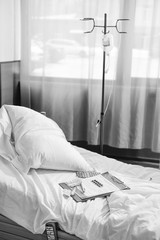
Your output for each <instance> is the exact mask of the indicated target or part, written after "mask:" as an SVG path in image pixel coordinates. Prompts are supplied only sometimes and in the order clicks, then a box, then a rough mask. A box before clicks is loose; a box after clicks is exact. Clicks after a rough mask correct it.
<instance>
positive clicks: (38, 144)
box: [5, 105, 93, 173]
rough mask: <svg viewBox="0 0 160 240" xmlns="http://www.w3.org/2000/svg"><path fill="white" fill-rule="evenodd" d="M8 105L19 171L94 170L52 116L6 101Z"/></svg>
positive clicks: (16, 164) (15, 163) (16, 163)
mask: <svg viewBox="0 0 160 240" xmlns="http://www.w3.org/2000/svg"><path fill="white" fill-rule="evenodd" d="M5 108H6V110H7V112H8V115H9V117H10V119H11V123H12V127H13V135H14V139H15V150H16V152H17V156H16V157H15V158H13V160H12V164H13V165H14V166H15V167H16V168H17V169H18V170H19V171H20V172H24V173H28V171H29V170H30V169H31V168H34V169H38V168H43V169H53V170H67V171H92V170H93V168H92V167H91V166H90V165H89V164H88V163H87V162H86V160H85V159H84V158H83V157H82V156H81V155H80V153H79V152H78V151H77V150H76V149H75V148H74V147H73V146H72V145H71V144H70V143H69V142H67V140H66V138H65V135H64V133H63V131H62V130H61V128H60V127H59V126H58V125H57V123H55V122H54V121H53V120H51V119H49V118H47V117H45V116H44V115H42V114H41V113H38V112H36V111H34V110H31V109H29V108H26V107H20V106H12V105H5Z"/></svg>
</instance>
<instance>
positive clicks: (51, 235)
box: [46, 222, 58, 240]
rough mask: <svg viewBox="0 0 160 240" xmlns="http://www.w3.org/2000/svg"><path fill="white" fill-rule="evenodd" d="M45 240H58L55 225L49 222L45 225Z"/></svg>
mask: <svg viewBox="0 0 160 240" xmlns="http://www.w3.org/2000/svg"><path fill="white" fill-rule="evenodd" d="M46 233H47V240H58V236H57V229H56V224H55V223H54V222H49V223H47V224H46Z"/></svg>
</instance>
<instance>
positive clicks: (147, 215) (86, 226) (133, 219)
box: [0, 148, 160, 240]
mask: <svg viewBox="0 0 160 240" xmlns="http://www.w3.org/2000/svg"><path fill="white" fill-rule="evenodd" d="M77 149H78V151H79V152H80V153H81V154H82V155H83V157H84V158H85V159H86V160H87V161H88V162H89V163H90V164H91V165H92V166H94V167H95V168H96V169H97V170H98V171H100V172H105V171H109V172H111V173H113V174H114V175H116V176H117V177H119V178H120V179H122V180H123V181H124V182H125V183H126V184H127V185H128V186H129V187H130V188H131V189H130V190H125V191H119V192H116V193H113V194H111V196H110V197H108V201H107V199H106V198H97V199H95V200H92V201H90V200H89V201H87V202H83V203H76V202H75V201H74V200H73V199H72V198H71V197H69V198H64V196H63V190H62V188H61V187H60V186H59V184H58V183H60V182H63V181H66V180H67V181H68V180H70V179H72V178H74V177H75V173H73V172H59V171H52V170H31V171H30V172H29V174H28V175H26V174H21V173H19V172H18V170H16V168H14V167H13V166H12V165H11V164H10V163H9V161H6V160H5V159H3V158H2V157H1V158H0V166H1V167H0V213H1V214H3V215H5V216H6V217H8V218H10V219H11V220H13V221H15V222H16V223H18V224H20V225H22V226H23V227H25V228H27V229H28V230H30V231H31V232H33V233H42V232H43V231H44V229H45V223H46V222H48V221H51V220H53V221H56V222H59V224H60V226H61V227H62V229H64V230H65V231H67V232H69V233H71V234H75V235H77V236H78V237H80V238H82V239H85V240H91V239H92V240H97V239H98V240H107V239H109V240H112V239H114V240H122V239H123V240H131V239H132V240H141V239H142V240H144V239H145V240H151V239H154V240H159V239H160V171H159V170H158V169H152V168H144V167H141V166H136V165H130V164H125V163H122V162H119V161H117V160H114V159H111V158H107V157H104V156H101V155H99V154H97V153H93V152H90V151H87V150H85V149H82V148H77ZM150 179H152V180H151V181H150ZM93 209H94V210H93Z"/></svg>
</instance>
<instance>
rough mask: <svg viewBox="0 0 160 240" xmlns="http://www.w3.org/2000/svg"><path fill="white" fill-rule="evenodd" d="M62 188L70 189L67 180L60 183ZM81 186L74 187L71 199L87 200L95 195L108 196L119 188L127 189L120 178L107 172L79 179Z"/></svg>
mask: <svg viewBox="0 0 160 240" xmlns="http://www.w3.org/2000/svg"><path fill="white" fill-rule="evenodd" d="M60 186H61V187H62V188H64V189H68V188H69V189H71V190H72V187H70V185H69V183H68V182H65V183H60ZM81 186H83V189H84V191H82V189H81V188H78V186H77V187H75V192H74V194H71V196H72V197H73V199H74V200H75V201H77V202H79V201H80V202H81V201H87V200H88V199H94V198H96V197H104V196H109V195H110V194H111V193H113V192H115V191H119V190H124V189H129V187H128V186H126V185H125V184H124V183H123V182H122V181H121V180H120V179H118V178H116V177H115V176H113V175H111V174H110V173H109V172H106V173H103V174H97V175H96V176H92V177H88V178H83V179H81Z"/></svg>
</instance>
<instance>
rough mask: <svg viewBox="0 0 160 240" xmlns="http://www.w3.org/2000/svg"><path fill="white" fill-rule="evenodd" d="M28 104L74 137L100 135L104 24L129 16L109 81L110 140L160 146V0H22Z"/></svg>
mask: <svg viewBox="0 0 160 240" xmlns="http://www.w3.org/2000/svg"><path fill="white" fill-rule="evenodd" d="M21 3H22V4H21V10H22V12H21V15H22V63H21V69H22V70H21V93H22V96H21V98H22V105H24V106H29V107H31V108H33V109H36V110H38V111H46V112H47V115H48V116H49V117H51V118H53V119H54V120H55V121H56V122H57V123H58V124H59V125H60V127H61V128H62V129H63V131H64V132H65V134H66V137H67V139H68V140H74V141H77V140H85V141H88V143H91V144H98V143H99V127H96V123H97V120H98V119H99V116H100V105H101V83H102V64H103V57H102V56H103V49H102V37H103V33H102V29H98V28H96V29H95V30H94V31H93V32H92V33H90V34H83V32H84V31H87V30H90V29H91V28H92V24H91V22H83V21H80V19H81V18H84V17H94V18H95V21H96V24H98V25H102V24H103V17H104V13H107V17H108V25H114V24H115V22H116V20H117V19H118V18H120V19H122V18H129V19H130V21H128V23H125V24H121V23H119V29H121V30H126V31H127V34H118V33H117V32H116V30H115V29H110V32H111V33H112V35H113V38H114V48H113V50H112V51H111V53H110V65H109V71H108V72H107V73H106V81H105V104H106V106H107V108H106V114H105V118H104V119H105V120H104V121H105V128H104V143H105V144H108V145H110V146H114V147H119V148H136V149H141V148H149V149H151V150H153V151H157V152H159V150H160V139H159V136H160V134H159V131H160V127H159V122H160V111H159V109H160V106H159V104H160V101H159V95H160V91H159V77H160V72H159V69H160V68H159V63H160V34H159V32H160V14H159V9H160V6H159V5H160V2H159V1H158V0H141V1H138V0H137V1H136V0H132V1H128V0H107V1H106V0H101V1H99V0H92V1H91V0H22V1H21Z"/></svg>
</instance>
